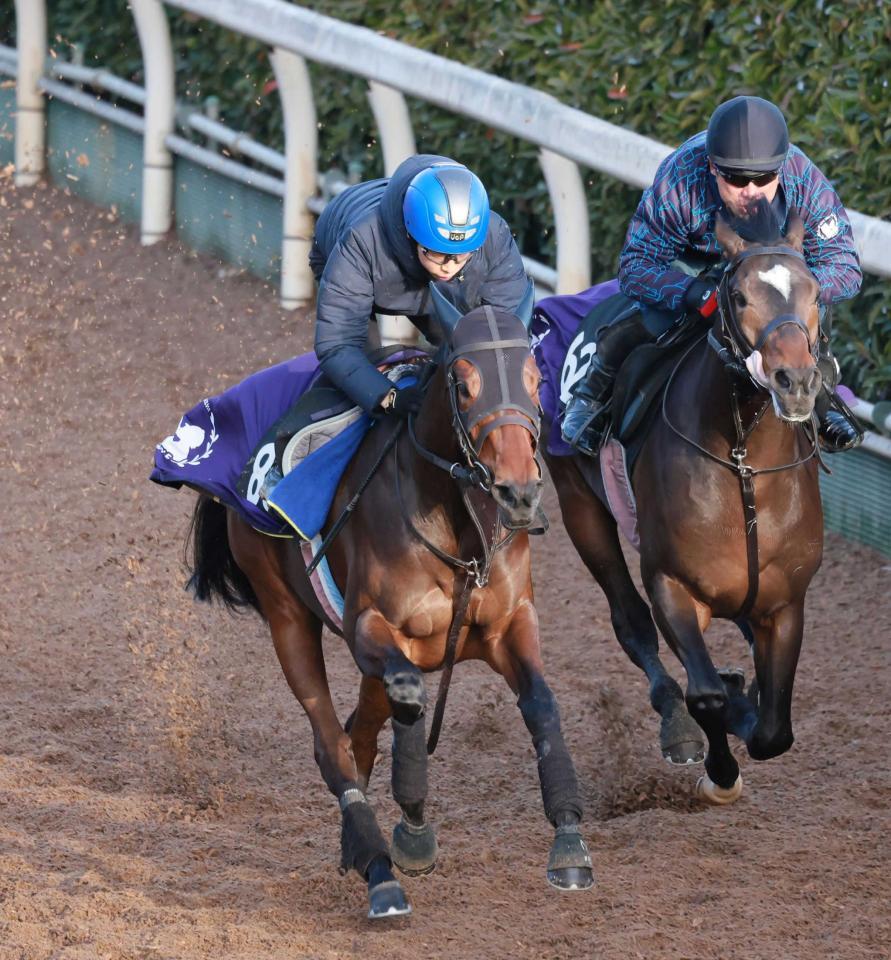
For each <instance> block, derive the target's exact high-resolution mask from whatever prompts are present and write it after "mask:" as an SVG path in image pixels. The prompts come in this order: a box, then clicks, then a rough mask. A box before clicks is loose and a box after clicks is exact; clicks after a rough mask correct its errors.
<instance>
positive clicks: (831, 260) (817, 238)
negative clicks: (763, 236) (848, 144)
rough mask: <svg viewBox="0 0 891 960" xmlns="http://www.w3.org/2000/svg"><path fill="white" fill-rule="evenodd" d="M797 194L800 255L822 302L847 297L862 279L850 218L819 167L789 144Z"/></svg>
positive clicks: (832, 301) (858, 287) (853, 291)
mask: <svg viewBox="0 0 891 960" xmlns="http://www.w3.org/2000/svg"><path fill="white" fill-rule="evenodd" d="M792 150H793V151H795V153H796V154H797V156H796V157H794V161H797V162H796V163H795V166H796V167H799V166H800V172H799V170H796V173H797V174H798V182H797V184H796V186H797V187H798V189H799V190H800V191H801V196H800V197H798V198H796V199H797V203H795V202H794V201H793V205H795V206H797V207H798V212H799V214H800V215H801V218H802V220H804V225H805V233H804V251H803V252H804V256H805V259H806V260H807V264H808V266H809V267H810V268H811V270H812V271H813V273H814V276H815V277H816V278H817V282H818V283H819V284H820V299H821V300H822V301H823V302H824V303H835V302H836V301H838V300H847V299H849V298H850V297H853V296H854V295H855V294H856V293H857V292H858V291H859V290H860V284H861V282H862V280H863V275H862V273H861V272H860V258H859V257H858V256H857V249H856V247H855V246H854V236H853V233H852V231H851V221H850V220H849V219H848V214H847V212H846V211H845V208H844V207H843V206H842V202H841V200H839V198H838V194H837V193H836V192H835V190H834V189H833V188H832V185H831V184H830V183H829V181H828V180H827V179H826V177H825V176H824V175H823V174H822V173H821V172H820V170H819V169H818V168H817V167H816V166H815V165H814V164H813V163H812V162H811V161H810V160H808V159H807V157H805V156H804V154H803V153H801V152H800V151H798V150H796V148H795V147H793V148H792Z"/></svg>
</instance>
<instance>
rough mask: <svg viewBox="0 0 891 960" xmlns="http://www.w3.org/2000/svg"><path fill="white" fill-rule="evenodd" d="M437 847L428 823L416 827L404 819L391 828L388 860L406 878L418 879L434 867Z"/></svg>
mask: <svg viewBox="0 0 891 960" xmlns="http://www.w3.org/2000/svg"><path fill="white" fill-rule="evenodd" d="M438 854H439V846H438V845H437V843H436V834H435V833H434V832H433V827H431V826H430V824H429V823H425V824H422V825H421V826H420V827H416V826H414V825H413V824H411V823H406V821H405V818H403V819H402V820H400V821H399V823H397V824H396V826H395V827H393V843H392V844H391V845H390V859H391V860H392V861H393V863H394V864H395V865H396V866H397V867H398V868H399V869H400V870H401V871H402V872H403V873H404V874H406V875H407V876H409V877H420V876H422V875H423V874H425V873H431V872H432V871H433V869H434V867H435V866H436V857H437V855H438Z"/></svg>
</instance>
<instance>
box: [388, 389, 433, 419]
mask: <svg viewBox="0 0 891 960" xmlns="http://www.w3.org/2000/svg"><path fill="white" fill-rule="evenodd" d="M391 394H392V395H393V396H392V400H391V399H390V397H391ZM423 401H424V391H423V390H422V389H421V388H420V387H419V386H410V387H403V388H402V389H401V390H396V389H395V388H394V389H393V390H392V391H391V392H390V393H388V394H387V395H386V396H385V397H384V399H383V400H382V401H381V409H382V410H383V411H384V413H389V414H391V415H392V416H395V417H407V416H408V415H409V414H410V413H417V412H418V410H420V409H421V403H423Z"/></svg>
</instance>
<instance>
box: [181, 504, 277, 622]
mask: <svg viewBox="0 0 891 960" xmlns="http://www.w3.org/2000/svg"><path fill="white" fill-rule="evenodd" d="M226 526H227V525H226V508H225V507H224V506H223V505H222V504H221V503H218V502H217V501H216V500H214V499H212V498H211V497H208V496H204V495H201V496H199V497H198V502H197V503H196V504H195V512H194V513H193V514H192V525H191V527H190V528H189V533H188V535H187V537H186V565H187V566H188V567H189V568H190V570H191V572H192V575H191V576H190V577H189V582H188V583H187V584H186V589H187V590H192V591H193V592H194V594H195V599H196V600H205V601H207V602H208V603H209V602H210V601H212V600H213V598H214V596H216V598H217V599H218V600H221V601H222V602H223V603H224V604H225V605H226V606H227V607H228V608H229V609H230V610H232V611H240V610H243V609H244V608H245V607H253V608H254V609H255V610H256V611H257V613H259V614H260V616H263V611H262V610H261V609H260V601H259V600H258V599H257V595H256V593H254V588H253V587H252V586H251V582H250V580H248V578H247V577H246V576H245V574H244V572H243V571H242V569H241V568H240V567H239V566H238V564H237V563H236V562H235V557H234V556H233V555H232V550H231V549H230V547H229V534H228V532H227V529H226ZM190 543H191V546H192V550H191V557H189V544H190Z"/></svg>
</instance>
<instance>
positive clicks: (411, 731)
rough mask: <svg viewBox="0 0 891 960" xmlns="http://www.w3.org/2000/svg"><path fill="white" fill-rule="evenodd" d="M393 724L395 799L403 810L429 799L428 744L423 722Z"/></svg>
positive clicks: (396, 722)
mask: <svg viewBox="0 0 891 960" xmlns="http://www.w3.org/2000/svg"><path fill="white" fill-rule="evenodd" d="M391 722H392V724H393V773H392V785H393V799H394V800H395V801H396V802H397V803H398V804H399V806H400V807H403V808H404V807H407V806H412V805H415V804H418V803H421V802H423V801H424V800H426V799H427V742H426V735H425V729H424V727H425V724H424V718H423V717H421V718H420V719H419V720H417V721H416V722H415V723H412V724H404V723H400V722H399V721H398V720H397V719H396V718H395V717H394V718H393V719H392V721H391Z"/></svg>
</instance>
